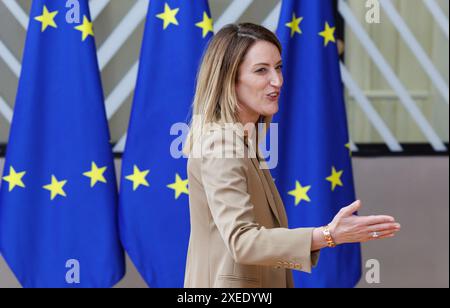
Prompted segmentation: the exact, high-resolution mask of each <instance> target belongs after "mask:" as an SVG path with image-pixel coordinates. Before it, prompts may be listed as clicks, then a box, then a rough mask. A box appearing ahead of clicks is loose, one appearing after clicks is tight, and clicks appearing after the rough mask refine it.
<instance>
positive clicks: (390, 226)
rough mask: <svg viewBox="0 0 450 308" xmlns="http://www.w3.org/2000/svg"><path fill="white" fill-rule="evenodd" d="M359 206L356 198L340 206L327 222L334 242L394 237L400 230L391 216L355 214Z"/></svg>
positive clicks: (357, 241) (359, 241)
mask: <svg viewBox="0 0 450 308" xmlns="http://www.w3.org/2000/svg"><path fill="white" fill-rule="evenodd" d="M360 208H361V201H359V200H357V201H355V202H353V203H352V204H350V205H349V206H347V207H344V208H342V209H341V210H340V211H339V213H337V214H336V216H335V217H334V219H333V221H332V222H331V223H330V224H329V227H330V233H331V236H332V237H333V239H334V241H335V243H336V244H345V243H364V242H367V241H371V240H377V239H383V238H390V237H394V236H395V233H396V232H398V231H400V224H399V223H397V222H395V219H394V218H393V217H391V216H385V215H378V216H355V215H353V213H355V212H356V211H358V210H359V209H360Z"/></svg>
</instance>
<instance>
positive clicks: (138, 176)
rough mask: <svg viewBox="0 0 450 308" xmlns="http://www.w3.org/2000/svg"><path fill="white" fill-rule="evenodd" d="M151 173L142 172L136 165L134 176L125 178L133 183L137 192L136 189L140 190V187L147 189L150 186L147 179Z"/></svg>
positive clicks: (147, 171)
mask: <svg viewBox="0 0 450 308" xmlns="http://www.w3.org/2000/svg"><path fill="white" fill-rule="evenodd" d="M149 172H150V170H144V171H141V170H139V168H138V167H137V166H136V165H134V168H133V174H131V175H129V176H127V177H125V178H126V179H127V180H130V181H131V182H133V191H136V189H138V188H139V186H140V185H143V186H147V187H149V186H150V185H149V184H148V182H147V180H146V179H145V177H146V176H147V174H148V173H149Z"/></svg>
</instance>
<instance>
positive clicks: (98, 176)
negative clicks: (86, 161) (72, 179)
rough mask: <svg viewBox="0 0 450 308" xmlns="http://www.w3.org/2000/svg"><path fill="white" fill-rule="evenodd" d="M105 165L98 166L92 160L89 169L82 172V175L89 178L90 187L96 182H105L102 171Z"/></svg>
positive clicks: (104, 169) (103, 171)
mask: <svg viewBox="0 0 450 308" xmlns="http://www.w3.org/2000/svg"><path fill="white" fill-rule="evenodd" d="M106 169H107V167H103V168H99V167H97V164H96V163H95V162H92V166H91V171H87V172H85V173H83V175H84V176H86V177H88V178H90V179H91V187H94V186H95V184H97V182H102V183H106V179H105V177H104V175H103V174H104V173H105V171H106Z"/></svg>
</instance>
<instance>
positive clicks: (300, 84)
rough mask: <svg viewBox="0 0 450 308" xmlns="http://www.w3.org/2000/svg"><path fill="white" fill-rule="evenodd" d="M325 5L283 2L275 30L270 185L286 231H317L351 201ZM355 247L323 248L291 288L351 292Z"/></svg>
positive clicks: (329, 12) (324, 1)
mask: <svg viewBox="0 0 450 308" xmlns="http://www.w3.org/2000/svg"><path fill="white" fill-rule="evenodd" d="M334 32H335V21H334V12H333V0H319V1H310V0H284V1H283V5H282V10H281V16H280V21H279V25H278V32H277V34H278V37H279V38H280V40H281V42H282V45H283V61H284V71H283V73H284V77H285V84H284V86H283V90H282V97H281V100H280V111H279V113H278V114H277V116H276V117H275V119H274V122H276V123H279V131H280V132H281V133H280V136H279V153H280V155H279V164H278V167H277V168H276V169H275V170H274V177H275V178H276V184H277V186H278V189H279V191H280V193H281V195H282V197H283V199H284V203H285V206H286V211H287V214H288V217H289V223H290V227H312V226H323V225H326V224H327V223H329V222H331V220H332V219H333V217H334V215H335V214H336V213H337V212H338V211H339V209H340V208H341V207H343V206H346V205H349V204H351V203H352V202H353V201H354V200H355V192H354V187H353V175H352V166H351V157H350V147H349V138H348V131H347V120H346V113H345V104H344V99H343V89H342V84H341V79H340V70H339V59H338V52H337V48H336V39H335V36H334ZM360 258H361V257H360V246H359V244H352V245H342V246H339V247H337V248H334V249H328V248H327V249H324V250H323V251H322V253H321V256H320V261H319V264H318V267H317V268H316V269H314V270H313V273H312V275H308V274H304V273H296V274H295V276H294V278H295V282H296V285H297V286H299V287H353V286H355V285H356V283H357V282H358V280H359V278H360V275H361V260H360Z"/></svg>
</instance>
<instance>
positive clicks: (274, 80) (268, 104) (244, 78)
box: [236, 41, 283, 123]
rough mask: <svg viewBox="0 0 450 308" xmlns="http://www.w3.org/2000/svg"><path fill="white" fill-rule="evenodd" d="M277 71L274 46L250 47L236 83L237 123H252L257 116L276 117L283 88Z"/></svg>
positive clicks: (260, 43) (262, 43)
mask: <svg viewBox="0 0 450 308" xmlns="http://www.w3.org/2000/svg"><path fill="white" fill-rule="evenodd" d="M281 69H282V60H281V55H280V52H279V51H278V48H277V47H276V46H275V45H274V44H272V43H269V42H266V41H258V42H256V43H255V44H254V45H253V46H252V47H250V49H249V50H248V52H247V55H246V56H245V59H244V61H243V62H242V64H241V66H240V67H239V73H238V80H237V83H236V94H237V99H238V103H239V107H238V108H239V110H238V115H239V119H240V120H241V122H245V123H249V122H253V123H255V122H256V121H258V119H259V117H260V116H272V115H274V114H275V113H277V111H278V99H279V97H280V90H281V87H282V85H283V74H282V71H281Z"/></svg>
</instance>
